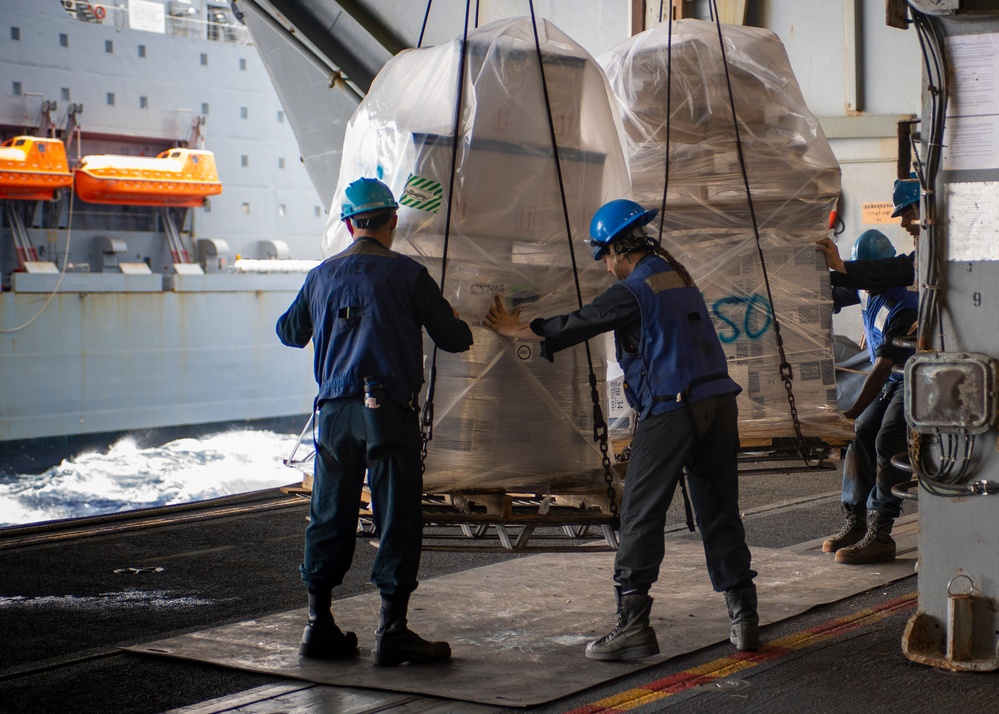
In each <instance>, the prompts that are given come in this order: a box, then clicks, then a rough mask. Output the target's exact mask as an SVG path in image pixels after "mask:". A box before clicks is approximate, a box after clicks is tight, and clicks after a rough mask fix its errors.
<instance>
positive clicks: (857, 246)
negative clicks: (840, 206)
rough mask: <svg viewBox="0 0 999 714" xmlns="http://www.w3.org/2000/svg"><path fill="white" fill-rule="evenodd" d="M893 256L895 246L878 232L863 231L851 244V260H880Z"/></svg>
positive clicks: (872, 230)
mask: <svg viewBox="0 0 999 714" xmlns="http://www.w3.org/2000/svg"><path fill="white" fill-rule="evenodd" d="M894 256H895V246H893V245H892V244H891V241H890V240H888V236H886V235H885V234H884V233H882V232H881V231H878V230H874V229H871V230H869V231H864V232H863V233H861V234H860V237H859V238H857V240H855V241H854V243H853V253H852V254H851V259H852V260H882V259H884V258H893V257H894Z"/></svg>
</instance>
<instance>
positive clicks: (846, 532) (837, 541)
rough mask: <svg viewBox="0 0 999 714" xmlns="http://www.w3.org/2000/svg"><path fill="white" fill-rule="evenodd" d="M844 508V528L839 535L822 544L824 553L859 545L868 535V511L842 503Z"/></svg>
mask: <svg viewBox="0 0 999 714" xmlns="http://www.w3.org/2000/svg"><path fill="white" fill-rule="evenodd" d="M840 505H841V506H842V507H843V517H844V522H843V527H842V528H840V530H839V533H837V534H836V535H834V536H830V537H829V538H826V539H825V541H823V542H822V552H823V553H835V552H836V551H837V550H839V549H840V548H848V547H849V546H851V545H854V544H856V543H859V542H860V541H861V540H862V539H863V537H864V534H866V533H867V509H866V508H864V507H863V506H854V505H853V504H851V503H841V504H840Z"/></svg>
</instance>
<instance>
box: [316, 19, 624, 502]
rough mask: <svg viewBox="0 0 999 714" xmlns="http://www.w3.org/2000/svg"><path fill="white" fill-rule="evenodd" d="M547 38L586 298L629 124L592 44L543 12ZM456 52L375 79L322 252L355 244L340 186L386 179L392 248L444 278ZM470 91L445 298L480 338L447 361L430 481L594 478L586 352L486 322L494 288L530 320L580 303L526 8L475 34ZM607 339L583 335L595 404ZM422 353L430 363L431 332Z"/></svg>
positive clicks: (430, 487) (391, 68) (397, 62)
mask: <svg viewBox="0 0 999 714" xmlns="http://www.w3.org/2000/svg"><path fill="white" fill-rule="evenodd" d="M538 34H539V38H540V45H541V51H542V56H543V58H544V59H543V62H544V73H545V79H546V84H547V87H548V93H549V98H550V102H551V111H552V118H553V122H554V127H555V133H556V137H557V141H558V146H559V158H560V163H561V168H562V177H563V180H564V184H565V195H566V203H567V208H568V217H569V224H570V227H571V232H572V242H573V245H574V248H575V253H576V263H577V266H578V269H579V278H580V283H581V289H582V297H583V300H584V301H588V300H590V299H592V298H593V297H595V296H596V295H597V294H599V293H600V292H601V291H602V290H603V289H605V288H606V286H607V285H608V284H609V282H610V278H609V276H607V275H606V273H605V271H604V269H603V264H602V263H601V264H600V265H598V264H596V263H594V261H593V260H592V259H591V257H590V255H589V252H588V250H587V248H586V244H585V240H586V239H587V238H588V230H589V222H590V219H591V217H592V215H593V212H594V211H595V210H596V209H597V208H598V207H599V206H600V205H601V204H602V203H604V202H606V201H608V200H611V199H614V198H620V197H622V196H625V195H627V194H628V192H629V181H628V171H627V165H626V162H625V159H624V154H623V150H622V147H621V143H620V138H619V132H620V124H619V121H620V120H619V119H618V118H617V114H616V110H614V109H612V106H611V102H612V101H613V99H612V95H611V94H610V90H609V88H608V86H607V82H606V79H605V77H604V75H603V73H602V72H601V70H600V68H599V66H598V65H597V64H596V62H595V61H594V60H593V59H592V58H591V57H590V56H589V54H587V52H586V51H585V50H583V49H582V48H581V47H579V46H578V45H577V44H575V43H574V42H573V41H572V40H570V39H569V38H568V37H567V36H566V35H565V34H563V33H562V32H561V31H560V30H558V28H556V27H555V26H553V25H552V24H550V23H548V22H542V23H539V26H538ZM460 57H461V41H460V39H459V40H456V41H454V42H451V43H449V44H445V45H441V46H436V47H431V48H426V49H416V50H408V51H405V52H402V53H400V54H399V55H397V56H396V57H394V58H393V59H392V60H390V61H389V62H388V63H387V64H386V65H385V67H384V68H383V69H382V71H381V72H380V73H379V75H378V77H377V78H376V79H375V82H374V83H373V85H372V87H371V90H370V91H369V92H368V94H367V96H366V97H365V99H364V101H363V102H362V103H361V105H360V106H359V107H358V109H357V112H356V113H355V114H354V116H353V117H352V119H351V121H350V124H349V125H348V128H347V133H346V140H345V143H344V150H343V162H342V166H341V169H340V180H339V185H338V186H337V190H336V193H335V195H334V199H333V204H332V206H331V209H330V219H329V222H328V225H327V228H326V235H325V237H324V245H323V247H324V252H325V253H326V254H327V255H332V254H334V253H336V252H339V251H340V250H342V249H343V248H345V247H346V246H347V245H348V243H349V241H350V237H349V236H348V234H347V231H346V229H345V228H344V227H343V225H342V224H341V223H340V221H339V220H338V218H339V209H340V201H341V198H342V196H343V190H344V188H345V187H346V185H347V184H348V183H350V182H351V181H353V180H354V179H356V178H358V177H360V176H371V177H378V178H381V179H382V180H383V181H385V182H386V183H387V184H388V185H389V186H390V187H391V188H392V191H393V192H394V194H395V195H396V197H397V198H398V199H399V200H400V202H401V204H402V206H401V207H400V211H399V226H398V228H397V229H396V234H395V241H394V243H393V248H394V249H395V250H398V251H400V252H402V253H405V254H407V255H410V256H412V257H414V258H416V259H417V260H419V261H420V262H422V263H423V264H424V265H426V266H427V268H428V269H429V270H430V274H431V275H432V276H433V277H434V279H436V280H437V281H438V282H440V280H441V267H442V264H441V258H442V254H443V247H444V233H445V220H446V216H447V209H448V206H447V196H448V185H449V178H450V175H451V157H452V150H453V146H454V142H453V140H452V138H451V137H452V133H453V121H454V107H455V101H456V93H457V92H456V90H457V85H456V82H457V74H458V67H459V64H460ZM463 92H464V97H463V101H462V112H461V122H460V129H459V132H458V134H459V141H458V153H457V160H456V173H455V179H454V205H453V207H452V213H451V230H450V233H449V240H448V250H447V255H448V260H447V269H446V273H445V277H444V281H443V291H444V295H445V296H446V297H447V298H448V300H450V301H451V304H452V305H453V306H454V307H455V308H456V309H457V310H458V312H459V313H460V314H461V316H462V317H463V318H464V319H465V320H466V321H467V322H468V323H469V324H470V325H471V327H472V333H473V335H474V338H475V344H474V345H473V346H472V348H471V350H470V351H468V352H465V353H462V354H447V353H444V352H440V353H439V354H438V359H437V386H436V394H435V398H434V406H435V420H434V422H435V423H434V432H433V441H432V442H431V444H430V448H429V453H428V457H427V471H426V474H425V475H424V489H425V491H427V492H430V493H442V492H449V491H460V490H473V489H499V490H506V491H508V492H517V491H524V490H528V491H531V492H534V491H541V492H543V491H548V490H550V491H557V490H559V489H567V488H570V487H575V486H582V487H586V488H590V487H601V486H602V485H603V471H602V468H601V466H600V463H601V459H600V453H599V450H598V447H597V445H596V444H595V443H594V442H593V439H592V437H593V427H592V403H591V399H590V390H589V385H588V379H587V375H588V369H587V364H586V354H585V352H584V350H583V348H582V347H581V346H580V347H577V348H573V349H570V350H565V351H564V352H562V353H560V354H559V355H558V356H557V357H556V361H555V363H554V364H550V363H548V362H547V361H546V360H542V359H541V358H540V355H539V354H538V349H537V348H538V343H536V342H513V341H511V340H508V339H506V338H502V337H499V336H497V335H496V334H495V333H493V332H492V331H491V330H489V329H487V328H484V327H481V326H480V325H479V321H480V320H481V318H482V316H483V315H484V314H485V313H486V311H487V309H488V305H489V301H490V300H491V298H492V296H493V294H494V293H499V294H502V295H504V296H505V298H506V300H507V303H508V305H509V306H511V307H512V306H521V305H522V306H524V316H525V318H527V317H532V318H533V317H537V316H543V315H554V314H558V313H563V312H567V311H570V310H573V309H575V308H576V307H577V302H576V291H575V286H574V281H573V273H572V263H571V259H570V248H569V237H568V236H567V233H566V225H565V218H564V217H563V209H562V200H561V197H560V191H559V183H558V179H557V176H556V169H555V160H554V152H553V150H552V141H551V135H550V129H549V122H548V115H547V112H546V108H545V101H544V95H543V92H542V84H541V72H540V70H539V65H538V60H537V53H536V49H535V43H534V34H533V29H532V25H531V21H530V20H529V19H527V18H522V19H512V20H502V21H499V22H496V23H493V24H491V25H488V26H486V27H483V28H480V29H478V30H476V31H474V32H472V33H470V34H469V37H468V45H467V65H466V72H465V85H464V89H463ZM407 187H408V190H407ZM609 345H610V343H609V342H608V341H607V340H605V339H598V340H593V341H591V351H592V356H593V367H594V371H595V373H596V375H597V379H598V381H599V383H600V385H599V389H600V393H601V397H602V401H603V399H605V398H606V397H605V387H604V379H605V376H606V373H607V355H610V356H611V357H612V356H613V350H612V349H610V350H608V347H609ZM425 348H426V355H427V363H428V367H429V361H430V354H431V350H432V343H430V341H429V339H428V340H427V342H426V344H425ZM423 396H425V395H423Z"/></svg>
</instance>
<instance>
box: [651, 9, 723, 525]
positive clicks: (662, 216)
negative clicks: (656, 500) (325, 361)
mask: <svg viewBox="0 0 999 714" xmlns="http://www.w3.org/2000/svg"><path fill="white" fill-rule="evenodd" d="M663 4H664V3H663V2H660V3H659V22H662V21H663ZM668 22H669V25H667V32H666V151H665V152H664V153H665V156H664V158H665V162H664V163H665V168H664V170H663V200H662V205H661V206H660V209H659V237H658V241H659V245H662V244H663V230H664V228H665V227H666V194H667V193H669V136H670V133H669V130H670V119H671V118H672V116H673V107H672V99H673V3H672V2H671V3H670V13H669V20H668ZM726 376H727V375H726ZM687 391H688V392H689V391H690V386H688V387H687ZM684 409H685V410H686V411H687V414H688V415H689V416H690V424H691V428H692V429H693V435H694V436H696V435H697V424H695V423H694V415H693V413H692V412H691V411H690V406H689V404H686V403H685V405H684ZM678 480H679V481H680V495H681V496H682V497H683V515H684V517H685V519H686V523H687V530H689V531H690V532H691V533H693V532H694V509H693V508H691V506H690V496H689V495H688V494H687V479H686V476H685V473H684V472H681V473H680V477H679V479H678Z"/></svg>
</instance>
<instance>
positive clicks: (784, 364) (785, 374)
mask: <svg viewBox="0 0 999 714" xmlns="http://www.w3.org/2000/svg"><path fill="white" fill-rule="evenodd" d="M708 8H709V9H710V10H711V16H712V18H713V19H714V23H715V27H716V28H717V30H718V46H719V48H720V49H721V57H722V66H723V67H724V69H725V84H726V86H727V88H728V101H729V106H730V107H731V109H732V126H733V128H734V130H735V149H736V155H737V156H738V157H739V169H740V170H741V172H742V180H743V183H744V184H745V187H746V203H747V204H748V206H749V217H750V220H751V221H752V223H753V235H754V236H755V237H756V251H757V253H758V254H759V256H760V267H761V268H762V270H763V283H764V285H765V286H766V289H767V300H768V301H769V303H770V314H771V316H772V317H773V325H774V340H775V341H776V343H777V353H778V355H779V357H780V378H781V381H782V382H783V383H784V389H785V390H787V403H788V406H789V407H790V409H791V420H792V422H793V424H794V442H795V446H796V447H797V449H798V453H799V454H800V455H801V458H802V460H803V461H804V462H805V465H806V466H807V467H808V468H817V467H818V465H819V462H821V459H820V460H819V462H817V463H816V464H814V465H813V464H811V463H810V462H809V460H808V445H807V443H806V441H805V436H804V434H803V433H802V431H801V420H800V419H799V418H798V408H797V406H796V404H795V400H794V390H793V388H792V387H793V385H792V383H793V381H794V375H793V373H792V370H791V363H790V362H788V361H787V354H786V353H785V351H784V339H783V337H781V333H780V321H779V320H778V319H777V310H776V309H775V307H774V299H773V292H772V291H771V289H770V276H769V274H768V273H767V263H766V259H765V258H764V256H763V245H762V244H761V242H760V228H759V225H758V224H757V222H756V209H755V208H754V206H753V193H752V191H751V190H750V189H749V173H748V172H747V170H746V157H745V155H744V154H743V151H742V138H741V136H740V133H739V117H738V115H737V114H736V113H735V98H734V96H733V94H732V78H731V76H730V75H729V71H728V58H727V56H726V54H725V39H724V38H723V37H722V28H721V20H720V17H719V14H718V8H717V0H711V2H709V3H708Z"/></svg>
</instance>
